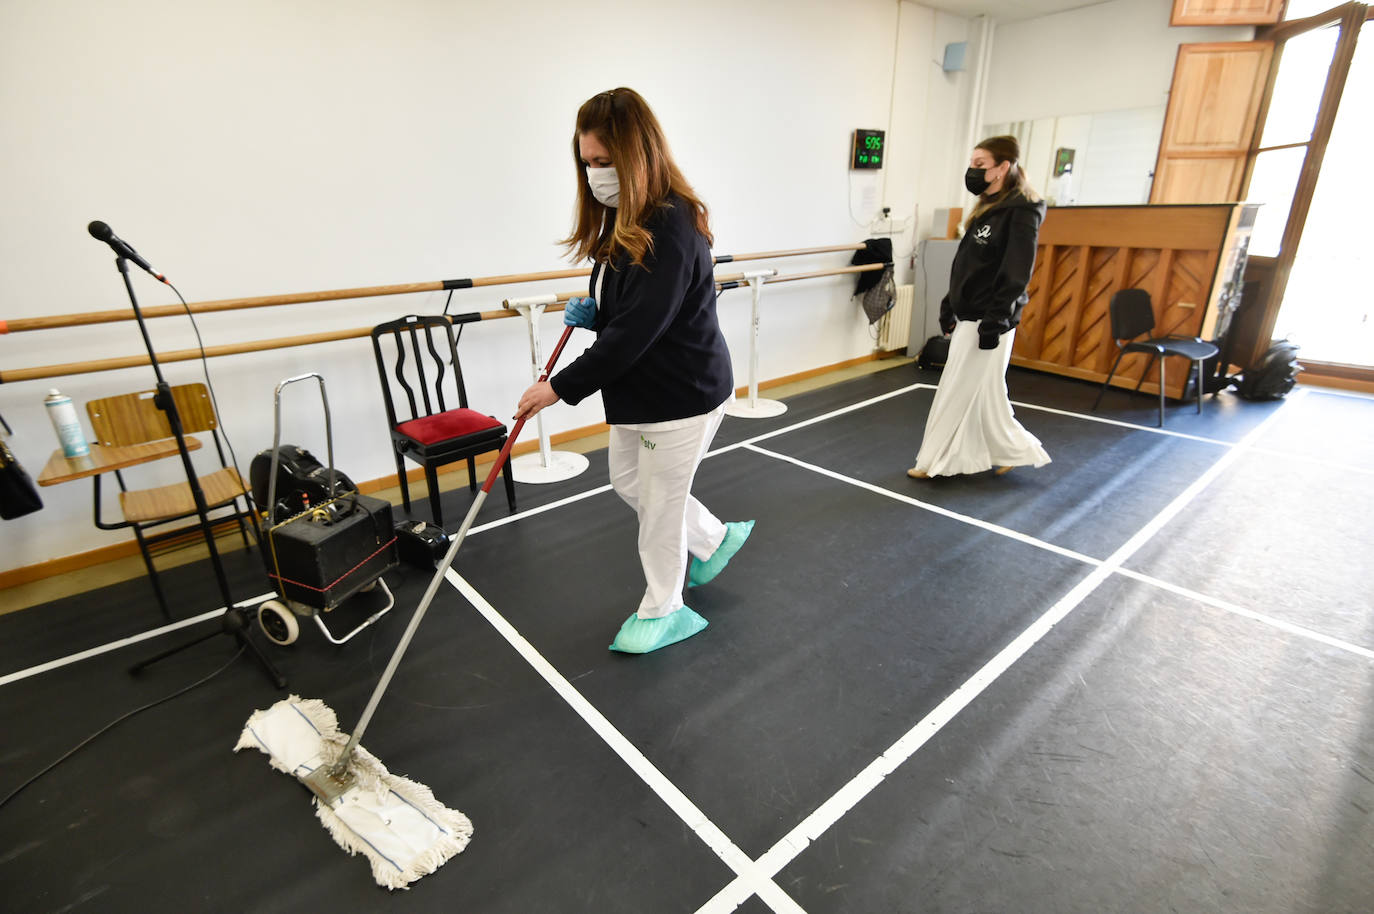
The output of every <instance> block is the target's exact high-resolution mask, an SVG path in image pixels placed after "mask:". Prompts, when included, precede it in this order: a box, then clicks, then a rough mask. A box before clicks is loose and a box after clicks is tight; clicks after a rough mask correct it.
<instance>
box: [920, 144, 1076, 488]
mask: <svg viewBox="0 0 1374 914" xmlns="http://www.w3.org/2000/svg"><path fill="white" fill-rule="evenodd" d="M1020 158H1021V149H1020V146H1019V145H1018V143H1017V142H1016V138H1015V137H1010V136H994V137H989V138H988V139H986V140H983V141H982V142H981V143H979V144H978V145H977V147H975V148H974V150H973V155H972V157H971V158H970V159H969V168H968V171H966V172H965V173H964V185H965V186H966V187H967V189H968V191H969V193H971V194H975V195H977V197H978V203H977V205H976V206H974V208H973V211H972V212H971V213H970V214H969V217H968V220H967V221H966V222H965V223H964V237H963V239H962V240H960V242H959V249H958V251H956V252H955V255H954V263H953V265H952V266H951V267H950V278H949V294H948V295H946V296H945V298H944V301H942V302H941V303H940V329H941V330H943V331H944V332H945V333H946V334H949V335H950V341H949V358H948V360H947V361H946V362H945V367H944V370H943V372H942V373H941V375H940V384H939V387H938V388H937V389H936V391H935V400H934V402H932V403H931V406H930V415H929V416H928V417H927V418H926V428H925V435H924V437H923V438H922V439H921V447H920V450H919V451H918V453H917V454H916V465H915V466H913V467H912V468H911V469H909V470H907V471H906V474H907V475H908V476H910V477H911V478H912V479H928V478H930V477H932V476H954V475H958V474H961V473H981V472H983V471H985V470H991V469H993V468H994V467H996V469H997V473H998V474H999V475H1000V474H1002V473H1005V472H1007V471H1008V470H1010V469H1011V468H1012V467H1017V466H1032V467H1040V466H1044V465H1045V464H1047V463H1049V462H1050V457H1049V455H1048V454H1047V453H1045V449H1044V448H1043V447H1041V445H1040V440H1039V439H1038V438H1036V437H1035V436H1034V435H1032V434H1031V433H1030V432H1028V431H1026V430H1025V428H1023V427H1022V426H1021V423H1019V422H1017V421H1016V417H1015V415H1014V414H1013V413H1012V409H1011V399H1010V398H1009V397H1008V395H1007V380H1006V374H1007V365H1008V364H1009V363H1010V360H1011V346H1012V340H1013V339H1014V338H1015V336H1016V325H1017V324H1018V323H1020V321H1021V311H1022V309H1023V308H1024V307H1025V306H1026V301H1027V295H1026V287H1027V286H1028V285H1029V284H1030V277H1031V269H1032V268H1033V267H1034V266H1035V245H1036V241H1037V239H1038V238H1039V236H1040V223H1041V222H1042V221H1043V220H1044V218H1045V203H1044V201H1043V200H1041V199H1040V195H1039V194H1037V193H1036V192H1035V190H1034V189H1033V188H1032V187H1031V186H1030V184H1029V183H1028V182H1027V181H1026V176H1025V173H1024V172H1023V171H1022V169H1021V165H1020V161H1019V160H1020Z"/></svg>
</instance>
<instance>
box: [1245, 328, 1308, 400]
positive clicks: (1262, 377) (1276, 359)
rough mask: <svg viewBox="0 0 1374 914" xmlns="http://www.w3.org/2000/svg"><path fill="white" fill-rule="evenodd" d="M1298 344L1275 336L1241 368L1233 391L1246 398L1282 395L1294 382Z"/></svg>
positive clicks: (1296, 375) (1274, 398) (1264, 398)
mask: <svg viewBox="0 0 1374 914" xmlns="http://www.w3.org/2000/svg"><path fill="white" fill-rule="evenodd" d="M1300 371H1302V366H1301V365H1299V364H1298V344H1297V343H1290V342H1289V341H1288V340H1279V341H1278V342H1276V343H1274V344H1273V345H1272V346H1270V347H1269V349H1268V351H1266V352H1265V353H1264V355H1262V356H1260V358H1259V361H1258V362H1256V363H1255V364H1254V365H1251V366H1250V367H1249V368H1247V369H1245V370H1244V371H1243V372H1241V376H1240V382H1239V383H1237V384H1236V393H1238V394H1240V396H1242V397H1244V398H1245V399H1247V400H1278V399H1282V398H1283V397H1284V396H1285V395H1287V393H1288V392H1289V391H1290V390H1292V389H1293V385H1294V384H1297V383H1298V372H1300Z"/></svg>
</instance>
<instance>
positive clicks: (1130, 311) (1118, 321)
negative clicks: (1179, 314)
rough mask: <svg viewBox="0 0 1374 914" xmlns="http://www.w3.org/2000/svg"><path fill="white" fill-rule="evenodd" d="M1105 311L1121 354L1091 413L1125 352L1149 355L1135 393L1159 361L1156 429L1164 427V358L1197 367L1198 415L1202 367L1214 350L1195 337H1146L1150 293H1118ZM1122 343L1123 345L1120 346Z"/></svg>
mask: <svg viewBox="0 0 1374 914" xmlns="http://www.w3.org/2000/svg"><path fill="white" fill-rule="evenodd" d="M1107 307H1108V309H1109V311H1110V315H1111V323H1112V340H1113V341H1114V342H1116V344H1117V345H1118V346H1120V347H1121V351H1120V352H1118V353H1117V354H1116V361H1115V362H1113V363H1112V370H1111V371H1110V372H1108V373H1107V380H1105V381H1103V382H1102V389H1101V390H1099V391H1098V392H1097V399H1096V400H1094V401H1093V408H1092V411H1094V412H1096V410H1097V406H1098V404H1099V403H1101V402H1102V395H1103V394H1104V393H1106V392H1107V385H1109V384H1111V383H1112V376H1113V375H1115V374H1116V369H1117V366H1118V365H1120V364H1121V357H1122V356H1124V355H1125V354H1126V353H1128V352H1148V353H1149V354H1150V361H1148V362H1146V363H1145V369H1144V371H1142V372H1141V373H1140V380H1139V381H1136V384H1135V390H1136V392H1139V391H1140V385H1141V384H1143V383H1145V376H1146V375H1147V374H1149V373H1150V366H1151V365H1153V364H1154V361H1155V359H1159V423H1158V424H1159V426H1160V427H1163V425H1164V357H1165V356H1170V355H1176V356H1182V357H1183V358H1185V359H1188V360H1189V361H1190V362H1193V363H1195V364H1196V365H1197V378H1196V387H1197V411H1198V412H1199V413H1201V412H1202V388H1203V378H1202V363H1203V362H1204V361H1206V360H1207V359H1210V358H1211V357H1212V356H1214V355H1216V354H1217V351H1218V350H1217V347H1216V346H1214V345H1213V344H1211V343H1208V342H1205V341H1204V340H1202V338H1200V337H1195V336H1194V337H1188V336H1154V337H1152V336H1149V334H1150V333H1151V332H1152V331H1153V330H1154V329H1155V311H1154V306H1153V305H1152V304H1151V303H1150V293H1149V292H1146V291H1145V290H1144V289H1121V290H1120V291H1118V292H1116V293H1114V294H1113V295H1112V300H1111V302H1110V303H1109V304H1108V306H1107ZM1138 337H1145V339H1138ZM1123 340H1124V341H1125V342H1122V341H1123Z"/></svg>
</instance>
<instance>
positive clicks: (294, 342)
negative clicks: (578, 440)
mask: <svg viewBox="0 0 1374 914" xmlns="http://www.w3.org/2000/svg"><path fill="white" fill-rule="evenodd" d="M851 249H852V248H845V250H851ZM782 253H783V254H787V253H793V252H782ZM735 259H737V260H738V259H743V258H735ZM727 262H728V261H727ZM883 268H884V265H883V264H877V263H875V264H865V265H863V266H857V267H835V268H832V269H829V270H814V271H811V272H807V273H792V274H787V275H780V276H776V277H773V278H772V279H771V280H770V282H773V283H779V282H794V281H796V280H800V279H814V278H817V277H821V276H837V275H841V274H846V273H864V272H867V271H870V270H881V269H883ZM743 277H744V274H742V273H740V274H732V275H729V276H720V277H717V279H716V282H717V284H718V285H720V287H721V288H736V287H738V286H739V285H740V284H741V283H742V282H744V281H745V280H744V278H743ZM732 283H733V285H731V284H732ZM586 294H587V292H586V290H585V289H584V290H582V291H579V292H571V293H559V295H558V296H557V297H556V304H553V305H548V306H546V307H545V309H544V310H545V311H546V312H553V311H557V310H561V303H562V302H565V301H567V299H568V297H569V296H570V295H586ZM203 304H204V303H203ZM177 310H178V311H179V312H181V313H184V311H182V310H181V308H180V306H177ZM519 316H520V312H519V311H516V310H514V309H510V308H500V309H495V310H491V311H468V312H461V313H459V314H453V315H450V317H451V318H452V319H453V320H454V321H455V322H469V321H479V320H481V321H485V320H499V319H502V318H510V317H519ZM371 333H372V328H371V327H356V328H353V329H350V330H333V331H325V332H321V333H308V334H303V335H301V336H287V337H276V338H274V339H266V340H249V341H245V342H240V343H224V344H220V345H216V346H206V347H205V348H204V350H201V349H199V348H196V349H177V350H173V351H170V352H165V353H159V354H158V361H159V362H163V363H166V362H186V361H192V360H194V359H199V358H200V357H201V356H202V354H203V355H204V356H206V357H207V358H211V357H218V356H227V355H242V354H245V353H250V352H266V351H269V350H273V349H290V348H294V347H298V346H311V345H315V344H318V343H331V342H337V341H340V340H350V339H361V338H363V337H367V336H370V335H371ZM147 364H149V362H148V356H147V354H146V353H145V354H142V355H130V356H116V357H113V358H108V359H91V360H87V361H84V362H66V363H62V364H56V365H36V366H33V367H29V368H11V369H6V370H0V384H15V383H19V382H21V381H35V380H40V379H44V378H60V377H66V376H68V375H75V374H91V373H94V372H100V371H113V370H115V369H119V368H135V367H138V366H140V365H147Z"/></svg>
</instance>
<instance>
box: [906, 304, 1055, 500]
mask: <svg viewBox="0 0 1374 914" xmlns="http://www.w3.org/2000/svg"><path fill="white" fill-rule="evenodd" d="M1015 337H1016V331H1015V330H1012V331H1009V332H1007V333H1004V334H1002V335H1001V336H1000V337H998V338H997V348H996V349H979V348H978V322H977V321H959V322H958V324H956V325H955V327H954V334H953V335H952V336H951V337H950V340H949V359H948V360H947V361H946V362H945V367H944V370H943V371H942V372H941V374H940V385H939V387H937V388H936V389H935V400H934V402H932V403H931V404H930V415H929V416H928V417H926V433H925V437H923V438H922V439H921V449H920V451H919V452H918V453H917V454H916V467H915V468H916V469H918V470H923V471H925V472H926V473H928V474H930V475H931V476H950V475H954V474H956V473H981V472H982V471H983V470H990V469H992V468H993V467H994V466H1001V467H1013V466H1037V467H1039V466H1044V465H1045V464H1047V463H1049V462H1050V455H1049V454H1047V453H1045V449H1044V448H1043V447H1041V445H1040V439H1039V438H1036V437H1035V436H1034V435H1032V434H1031V433H1030V432H1028V431H1026V430H1025V429H1024V428H1022V426H1021V423H1019V422H1017V421H1016V417H1015V415H1014V414H1013V413H1012V409H1011V398H1010V397H1008V396H1007V365H1008V363H1010V361H1011V344H1012V340H1013V339H1014V338H1015Z"/></svg>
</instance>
